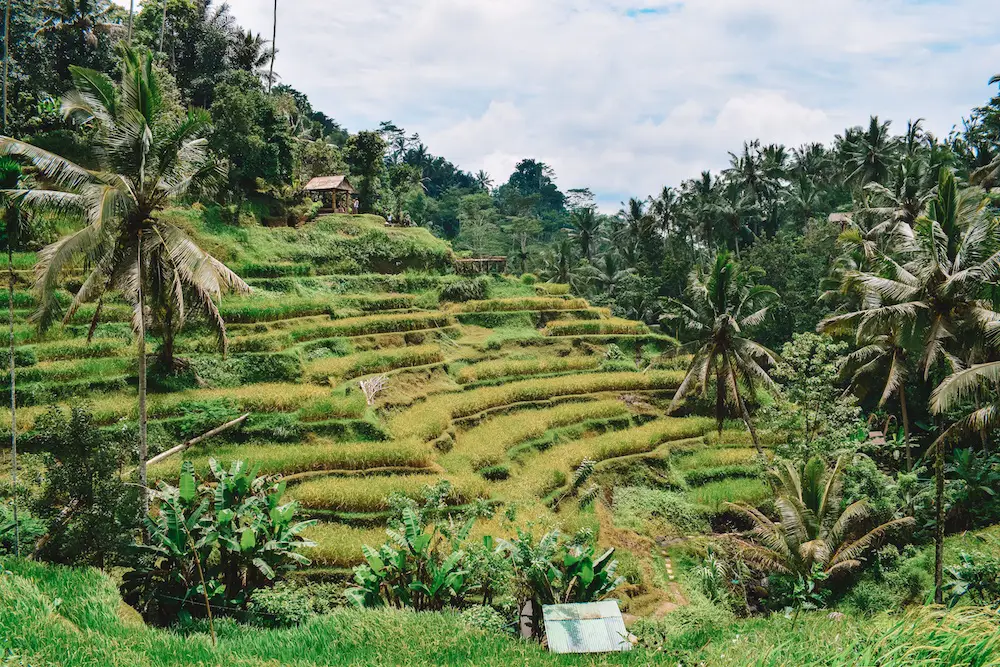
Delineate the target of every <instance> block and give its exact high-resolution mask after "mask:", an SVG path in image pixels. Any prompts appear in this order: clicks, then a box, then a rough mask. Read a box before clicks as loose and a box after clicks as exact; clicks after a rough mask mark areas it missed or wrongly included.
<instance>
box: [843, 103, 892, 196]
mask: <svg viewBox="0 0 1000 667" xmlns="http://www.w3.org/2000/svg"><path fill="white" fill-rule="evenodd" d="M890 124H891V123H890V121H885V122H884V123H882V122H879V119H878V116H872V117H871V118H870V119H869V121H868V130H867V131H864V132H860V133H859V134H857V135H856V137H855V138H854V141H853V142H851V143H850V144H849V147H848V158H847V168H848V169H850V170H851V172H850V174H849V175H848V177H847V180H849V181H857V182H858V183H860V184H861V185H862V186H864V185H867V184H868V183H885V182H886V180H887V179H888V177H889V170H890V169H891V165H892V162H893V154H894V152H895V146H894V145H893V141H892V136H891V135H890V134H889V125H890Z"/></svg>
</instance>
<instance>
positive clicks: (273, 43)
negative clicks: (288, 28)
mask: <svg viewBox="0 0 1000 667" xmlns="http://www.w3.org/2000/svg"><path fill="white" fill-rule="evenodd" d="M271 26H272V30H271V71H270V72H268V74H267V92H268V93H270V92H271V86H272V85H274V57H275V56H276V55H277V54H278V52H277V51H276V50H275V49H276V48H277V46H276V45H277V43H278V0H274V19H273V21H272V23H271Z"/></svg>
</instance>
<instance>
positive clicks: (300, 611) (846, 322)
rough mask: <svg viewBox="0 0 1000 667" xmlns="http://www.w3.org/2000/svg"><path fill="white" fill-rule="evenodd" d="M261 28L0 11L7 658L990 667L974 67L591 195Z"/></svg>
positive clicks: (993, 524)
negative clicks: (698, 164)
mask: <svg viewBox="0 0 1000 667" xmlns="http://www.w3.org/2000/svg"><path fill="white" fill-rule="evenodd" d="M130 4H131V6H128V5H130ZM263 4H267V7H268V9H267V11H268V12H269V13H270V12H271V4H270V3H269V2H268V3H263ZM341 4H343V3H341ZM283 5H284V2H282V3H278V2H275V3H274V7H273V12H274V19H273V20H274V25H273V33H271V32H270V31H268V33H265V34H263V35H261V34H260V33H257V32H253V31H251V30H249V29H247V28H245V27H243V26H242V25H240V23H239V22H238V20H237V17H236V14H235V13H234V11H233V10H232V9H231V8H230V7H229V6H227V5H225V4H222V3H220V2H212V1H210V0H146V1H144V2H141V3H128V2H126V3H118V4H114V3H111V2H109V0H4V1H3V9H2V11H3V18H2V25H3V28H4V29H3V55H4V59H3V70H2V76H3V88H2V99H3V109H2V131H0V245H2V250H3V262H2V263H3V268H2V272H3V274H4V280H3V283H4V291H5V292H6V295H5V297H6V298H4V299H3V306H2V312H3V315H2V316H0V319H6V322H2V325H3V327H2V329H3V332H2V337H3V338H4V339H5V340H4V345H3V348H4V353H3V356H4V357H5V361H4V364H3V367H4V370H3V372H2V373H0V384H2V385H3V387H2V390H3V392H2V396H3V399H2V400H3V402H5V403H6V405H4V406H2V410H0V432H2V433H0V435H2V438H0V442H2V445H3V446H2V451H0V660H2V661H3V662H2V663H0V664H2V665H5V666H7V665H10V666H31V667H48V666H66V667H83V666H87V667H90V666H93V667H97V666H121V667H124V666H127V667H140V666H141V667H146V666H150V667H153V666H156V667H172V666H181V665H205V666H210V665H219V666H222V665H246V666H248V667H250V666H260V667H264V666H275V665H293V666H296V667H319V666H322V665H478V666H487V665H513V664H518V665H522V664H523V665H570V664H573V665H617V664H628V665H632V664H634V665H647V664H663V665H679V666H683V667H694V666H697V665H711V666H713V667H715V666H718V667H726V666H731V667H742V666H751V665H753V666H761V667H763V666H779V665H781V666H803V665H827V666H830V667H841V666H845V667H846V666H858V667H860V666H880V667H911V666H912V667H918V666H919V667H923V666H927V667H930V666H932V665H933V666H969V667H990V666H993V667H996V666H998V665H1000V85H998V84H1000V75H998V76H995V77H993V78H992V79H991V80H987V79H988V77H986V78H984V80H982V81H981V82H980V84H981V88H980V92H981V102H980V104H979V105H978V106H975V107H972V108H968V109H966V110H965V112H964V113H963V114H962V115H960V116H956V117H954V118H953V119H951V122H952V123H953V129H952V130H951V131H950V132H948V133H943V134H935V133H934V132H932V131H931V130H930V129H927V124H926V122H925V121H924V120H923V119H922V118H921V116H920V114H921V109H920V108H914V109H913V111H912V113H913V116H912V117H911V118H892V119H890V118H886V117H879V116H867V115H866V116H863V117H858V118H856V119H855V121H856V124H854V125H850V126H848V127H845V128H844V129H843V130H842V131H841V132H840V133H837V134H836V135H833V136H827V137H825V138H824V137H817V142H815V143H807V144H803V145H788V146H786V145H781V144H776V143H768V141H767V140H765V139H763V138H762V139H758V138H756V137H754V136H747V137H745V140H744V141H743V142H742V143H741V144H737V145H732V146H731V147H729V150H730V151H731V152H729V153H728V155H725V154H723V155H718V156H716V158H717V160H720V161H721V162H720V163H721V164H727V165H728V166H725V167H724V168H721V169H714V170H711V171H708V170H706V171H702V172H701V173H690V174H689V175H688V178H686V179H684V180H680V181H678V182H667V183H663V185H662V187H661V188H659V189H658V190H657V191H655V192H635V193H634V194H632V195H630V196H627V197H625V198H624V201H622V202H621V203H620V205H618V206H614V207H612V208H608V206H606V205H604V204H601V203H599V201H598V199H599V198H598V195H597V194H595V190H592V189H591V188H590V187H586V186H581V187H574V188H569V187H566V186H565V185H561V183H562V182H563V181H561V180H560V179H559V178H558V176H557V174H556V171H555V169H554V168H553V167H552V166H551V164H550V163H549V162H547V161H545V160H543V159H541V158H540V157H538V156H537V155H536V156H534V157H533V156H531V155H530V154H528V155H524V156H523V157H522V158H520V159H518V160H517V161H516V166H515V167H514V169H513V171H512V172H511V173H509V174H499V173H494V174H489V173H487V172H486V171H485V170H476V171H475V172H473V171H467V170H465V169H463V168H462V167H461V166H460V165H458V164H455V163H453V162H452V161H451V160H449V159H448V158H447V157H445V156H438V155H434V154H432V153H431V152H430V148H429V147H428V146H427V145H426V144H425V143H424V141H422V139H421V137H420V135H419V134H418V133H416V132H412V131H408V130H406V129H404V128H403V127H400V126H398V125H397V124H396V123H394V122H392V121H384V122H381V123H379V124H377V125H373V126H371V127H345V126H344V125H342V124H341V123H340V122H338V121H337V120H335V115H336V113H337V109H336V107H328V108H324V109H320V108H318V107H319V105H318V104H316V105H315V106H314V102H312V101H310V99H309V97H308V96H307V95H306V94H305V93H303V92H300V91H299V90H297V89H296V88H295V87H294V86H295V85H296V81H297V79H299V78H301V77H302V73H301V72H297V71H296V68H294V67H292V64H291V62H290V61H286V63H285V64H284V66H283V62H282V59H281V48H282V40H287V41H294V40H295V39H296V37H295V35H294V34H293V33H292V32H289V33H288V34H283V33H282V31H281V13H282V11H283V10H284V6H283ZM343 11H350V10H349V7H347V8H344V9H343ZM270 20H271V19H270V17H269V18H268V21H270ZM286 43H287V42H286ZM996 65H997V67H998V68H1000V63H997V64H996ZM317 66H319V65H317ZM927 93H928V94H929V95H930V94H933V91H932V90H930V89H929V90H928V91H927ZM328 114H330V115H328ZM387 115H388V112H387ZM567 182H568V181H567ZM596 185H599V184H592V187H593V186H596ZM592 603H599V604H597V605H594V604H592ZM608 605H610V606H608ZM594 609H600V610H607V609H611V610H612V611H611V612H610V614H611V616H610V617H608V618H610V620H608V621H607V622H608V623H609V624H610V623H611V622H612V621H614V623H616V624H619V625H621V627H622V628H623V629H622V631H621V632H619V633H618V634H617V636H615V637H613V638H612V641H611V644H612V646H611V648H604V649H601V650H600V651H599V652H592V651H590V650H584V651H583V652H578V653H570V654H567V653H565V652H563V651H560V650H559V647H560V645H561V643H565V641H566V638H567V636H568V637H569V639H570V640H571V641H575V642H582V644H584V645H585V644H586V643H587V641H589V640H591V639H592V637H590V635H591V634H592V633H594V632H595V630H594V627H595V626H594V625H593V623H595V622H596V623H599V624H601V625H600V627H601V628H604V625H603V621H600V620H597V621H595V620H594V619H601V618H605V617H604V616H593V615H588V614H593V613H596V612H594V611H593V610H594ZM573 610H583V611H580V612H579V614H580V615H579V616H578V617H577V616H573V614H574V613H576V612H574V611H573ZM587 610H589V611H587ZM602 613H605V612H602ZM560 614H568V615H567V616H560ZM574 618H576V619H578V620H579V626H573V625H572V624H571V621H572V619H574ZM567 619H569V620H567ZM588 619H589V620H588ZM566 623H570V625H569V626H567V625H565V624H566ZM588 623H589V625H588ZM567 627H568V629H567ZM609 627H610V626H609ZM615 627H618V626H615ZM581 633H582V634H583V636H582V637H581V636H580V635H581Z"/></svg>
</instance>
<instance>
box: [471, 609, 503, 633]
mask: <svg viewBox="0 0 1000 667" xmlns="http://www.w3.org/2000/svg"><path fill="white" fill-rule="evenodd" d="M462 621H463V622H465V624H466V625H468V626H469V627H473V628H476V629H477V630H484V631H486V632H496V633H503V634H511V633H512V632H513V630H512V628H511V624H510V622H508V621H507V619H505V618H504V617H503V615H502V614H501V613H500V612H498V611H497V610H496V609H494V608H493V607H489V606H487V605H484V604H474V605H472V606H471V607H469V608H468V609H464V610H463V611H462Z"/></svg>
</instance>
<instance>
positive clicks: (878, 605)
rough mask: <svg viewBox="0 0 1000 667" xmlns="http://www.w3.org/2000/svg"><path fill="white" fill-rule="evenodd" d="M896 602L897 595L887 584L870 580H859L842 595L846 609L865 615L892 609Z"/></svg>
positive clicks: (897, 601) (897, 600)
mask: <svg viewBox="0 0 1000 667" xmlns="http://www.w3.org/2000/svg"><path fill="white" fill-rule="evenodd" d="M898 604H899V599H898V597H897V596H896V595H895V594H894V593H893V591H892V590H890V589H889V587H888V586H886V585H884V584H879V583H877V582H874V581H870V580H863V581H859V582H858V583H857V584H856V585H855V586H854V588H852V589H851V591H850V592H849V593H848V594H847V595H846V596H845V597H844V606H845V607H846V608H847V609H850V610H851V611H853V612H854V613H856V614H863V615H865V616H874V615H875V614H877V613H879V612H882V611H888V610H890V609H894V608H896V606H897V605H898Z"/></svg>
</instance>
